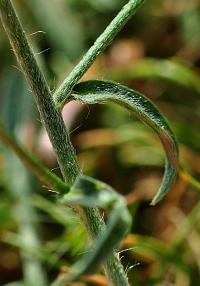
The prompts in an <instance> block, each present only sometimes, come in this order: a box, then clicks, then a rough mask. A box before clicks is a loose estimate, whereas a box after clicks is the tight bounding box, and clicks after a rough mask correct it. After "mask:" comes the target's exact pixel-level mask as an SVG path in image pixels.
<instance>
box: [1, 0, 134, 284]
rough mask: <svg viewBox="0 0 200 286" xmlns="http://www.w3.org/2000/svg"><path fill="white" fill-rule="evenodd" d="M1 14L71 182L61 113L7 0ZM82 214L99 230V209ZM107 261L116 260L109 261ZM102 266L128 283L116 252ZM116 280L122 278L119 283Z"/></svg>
mask: <svg viewBox="0 0 200 286" xmlns="http://www.w3.org/2000/svg"><path fill="white" fill-rule="evenodd" d="M0 16H1V20H2V23H3V26H4V29H5V30H6V32H7V35H8V37H9V40H10V43H11V45H12V48H13V50H14V52H15V55H16V57H17V59H18V62H19V64H20V65H21V67H22V69H23V71H24V74H25V77H26V79H27V81H28V83H29V85H30V87H31V90H32V92H33V95H34V96H35V100H36V103H37V107H38V109H39V112H40V116H41V120H42V122H43V124H44V126H45V127H46V129H47V132H48V135H49V138H50V140H51V143H52V145H53V147H54V150H55V152H56V155H57V159H58V163H59V165H60V168H61V172H62V174H63V177H64V179H65V181H66V182H67V183H68V184H73V182H74V180H75V179H76V177H77V176H79V175H80V173H81V170H80V167H79V165H78V163H77V159H76V156H75V152H74V149H73V146H72V144H71V141H70V138H69V135H68V132H67V130H66V128H65V125H64V122H63V119H62V116H61V113H60V112H59V111H57V110H56V108H55V105H54V102H53V99H52V97H51V93H50V90H49V87H48V85H47V83H46V81H45V79H44V77H43V75H42V73H41V71H40V69H39V67H38V65H37V62H36V60H35V57H34V55H33V52H32V50H31V48H30V46H29V44H28V42H27V39H26V36H25V33H24V31H23V29H22V26H21V24H20V22H19V19H18V17H17V16H16V14H15V11H14V9H13V7H12V4H11V2H10V0H0ZM83 214H84V218H85V220H84V222H85V224H86V226H87V228H88V230H89V233H90V234H92V235H91V236H92V237H95V236H96V235H97V234H100V232H101V229H102V228H101V227H102V225H104V223H103V222H102V219H101V217H100V214H99V212H98V210H97V209H92V208H90V209H85V210H83ZM110 261H111V262H112V261H113V262H115V263H110ZM116 265H117V267H116ZM104 267H105V269H109V271H107V272H106V273H107V274H108V275H110V277H108V279H109V280H110V281H112V283H111V284H112V285H115V286H128V285H129V284H128V281H127V277H126V274H125V273H124V271H123V267H122V265H121V263H120V261H116V258H115V256H113V257H111V258H110V259H109V261H106V262H105V263H104ZM119 269H120V271H119ZM111 273H112V275H111ZM118 276H120V278H118V279H115V277H118ZM112 277H114V278H112ZM119 281H121V282H120V283H118V282H119Z"/></svg>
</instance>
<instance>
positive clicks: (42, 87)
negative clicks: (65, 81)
mask: <svg viewBox="0 0 200 286" xmlns="http://www.w3.org/2000/svg"><path fill="white" fill-rule="evenodd" d="M0 9H1V20H2V23H3V26H4V29H5V30H6V32H7V34H8V37H9V39H10V42H11V45H12V48H13V50H14V52H15V55H16V57H17V59H18V62H19V64H20V65H21V67H22V69H23V71H24V74H25V77H26V79H27V81H28V83H29V85H30V87H31V90H32V92H33V95H34V96H35V100H36V103H37V107H38V109H39V112H40V116H41V119H42V122H43V124H44V126H45V127H46V129H47V132H48V135H49V137H50V140H51V143H52V145H53V148H54V150H55V152H56V155H57V158H58V162H59V165H60V168H61V172H62V174H63V177H64V178H65V180H66V181H67V182H69V183H73V181H74V180H75V178H76V177H77V175H78V174H79V173H80V169H79V166H78V164H77V160H76V156H75V152H74V149H73V147H72V144H71V142H70V138H69V135H68V133H67V130H66V128H65V125H64V122H63V119H62V116H61V114H60V112H58V111H57V110H56V109H55V106H54V103H53V100H52V96H51V92H50V89H49V87H48V85H47V83H46V80H45V78H44V76H43V75H42V73H41V71H40V69H39V67H38V65H37V62H36V60H35V57H34V54H33V51H32V50H31V48H30V46H29V44H28V42H27V39H26V36H25V33H24V31H23V29H22V27H21V24H20V22H19V19H18V18H17V16H16V14H15V12H14V9H13V7H12V4H11V2H10V1H9V0H1V1H0Z"/></svg>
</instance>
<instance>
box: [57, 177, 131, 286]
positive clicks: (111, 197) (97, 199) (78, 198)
mask: <svg viewBox="0 0 200 286" xmlns="http://www.w3.org/2000/svg"><path fill="white" fill-rule="evenodd" d="M60 202H61V203H63V204H70V205H73V204H75V205H81V206H85V207H99V208H102V209H106V210H110V215H109V217H108V221H107V227H106V228H103V230H102V233H101V235H100V236H99V237H97V240H96V242H95V243H94V247H93V249H92V251H89V252H88V253H87V254H86V255H85V256H83V258H82V259H81V260H79V261H78V262H77V263H76V264H75V265H74V266H73V267H72V272H71V273H69V274H67V275H64V276H62V277H60V278H58V279H57V280H56V281H55V282H54V283H53V284H52V286H58V285H59V286H62V285H66V283H69V282H73V281H75V280H77V279H78V278H79V277H80V276H81V275H85V274H89V273H92V272H93V271H94V270H95V269H96V268H97V267H98V266H99V265H100V263H101V262H102V261H103V260H105V259H106V258H107V257H108V256H109V255H110V254H111V253H112V252H113V250H115V248H117V247H118V245H119V243H120V242H121V241H122V239H123V238H124V236H125V235H126V234H127V231H128V229H129V227H130V225H131V215H130V214H129V211H128V209H127V207H126V202H125V200H124V198H123V196H121V195H120V194H118V193H117V192H115V191H114V190H113V189H112V188H111V187H110V186H109V185H107V184H105V183H103V182H101V181H98V180H95V179H93V178H90V177H87V176H83V175H81V176H80V177H78V178H77V179H76V182H75V183H74V185H73V186H72V187H71V190H70V192H69V193H68V194H66V195H64V196H63V198H62V199H61V200H60ZM67 285H68V284H67Z"/></svg>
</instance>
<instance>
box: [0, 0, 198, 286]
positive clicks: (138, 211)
mask: <svg viewBox="0 0 200 286" xmlns="http://www.w3.org/2000/svg"><path fill="white" fill-rule="evenodd" d="M13 2H14V4H15V5H16V7H17V8H18V11H19V13H20V16H21V19H22V21H23V24H24V27H25V31H26V33H27V35H28V37H29V40H30V41H31V43H32V44H33V46H34V50H35V53H38V55H37V59H38V61H39V63H40V66H41V67H42V69H43V70H44V71H45V73H46V77H47V79H48V80H49V81H50V82H51V87H52V90H53V89H54V88H55V86H57V84H58V83H59V82H60V81H61V80H62V79H63V78H64V76H65V75H66V74H67V73H68V72H69V71H70V70H71V69H72V67H73V65H74V64H75V63H76V62H78V60H79V59H80V58H81V55H82V54H83V53H84V52H85V51H86V50H87V49H88V47H89V46H90V45H91V44H92V43H93V42H94V40H95V39H96V37H97V36H98V35H99V34H100V33H101V32H102V31H103V29H104V28H105V27H106V26H107V24H108V23H109V22H110V21H111V20H112V18H113V17H114V15H115V14H116V13H117V11H118V10H119V9H120V7H122V5H123V4H124V3H126V1H124V0H123V1H122V0H115V1H106V0H94V1H93V0H53V1H47V0H37V1H33V0H26V1H25V0H18V1H17V0H16V1H13ZM199 23H200V1H199V0H190V1H187V0H177V1H172V0H165V1H161V0H152V1H147V2H146V3H145V5H144V6H143V7H142V9H140V11H139V12H138V13H137V15H135V17H134V18H133V19H132V20H131V21H130V22H129V23H128V24H127V25H126V27H125V28H124V29H123V30H122V31H121V32H120V33H119V35H118V36H117V38H116V39H115V40H114V42H113V43H112V44H111V46H110V47H109V48H108V49H107V50H106V52H105V53H104V54H103V55H101V56H99V58H98V60H97V61H96V62H95V64H94V65H93V66H92V67H91V68H90V70H89V71H88V72H87V74H86V75H85V76H84V78H85V79H108V80H109V79H111V80H117V81H118V82H121V83H126V84H127V85H128V86H130V87H132V88H134V89H136V90H139V91H141V92H142V93H144V94H145V95H146V96H147V97H149V98H150V99H151V100H153V101H154V102H155V103H156V104H157V105H158V106H159V108H160V110H161V111H162V112H163V113H164V114H165V116H166V117H167V119H168V121H169V122H170V124H171V126H172V128H173V130H174V132H175V134H176V136H177V138H178V141H179V146H180V151H181V152H180V159H181V163H182V166H183V167H184V168H185V169H186V170H187V171H188V172H189V173H190V174H191V175H192V176H193V177H194V178H195V179H197V180H198V179H199V180H200V133H199V129H200V75H199V65H200V50H199V44H200V26H199ZM0 34H1V37H0V59H1V67H0V112H1V113H0V119H1V120H2V121H3V122H4V124H5V125H6V126H7V128H8V129H9V130H10V132H11V133H14V134H15V135H16V136H17V137H18V139H19V140H20V141H21V142H22V143H23V144H24V145H25V146H26V147H27V148H28V149H29V150H30V151H31V152H33V153H35V154H37V155H38V156H40V158H41V159H42V160H43V161H44V162H45V163H46V164H47V165H48V167H49V168H51V169H52V170H54V172H56V173H58V170H57V163H56V162H55V157H54V154H52V150H51V148H50V146H49V143H48V141H47V140H46V139H45V138H46V137H45V135H44V131H43V130H42V128H41V123H40V121H39V115H38V113H37V111H36V107H35V105H34V103H33V101H32V97H31V95H30V91H29V88H28V87H27V86H26V84H25V82H24V79H23V76H22V75H21V71H20V69H19V68H18V66H17V64H16V60H15V58H14V56H13V54H12V51H11V50H10V46H9V43H8V40H7V38H6V36H5V33H4V32H3V29H2V26H0ZM63 116H64V118H65V121H66V124H67V125H68V126H70V128H71V137H72V140H73V143H74V145H75V147H76V149H77V154H78V158H79V160H80V164H81V167H82V168H83V169H84V171H85V173H87V174H89V175H92V176H93V177H98V178H99V179H101V180H103V181H105V182H107V183H109V184H110V185H112V186H113V187H115V188H116V189H117V190H118V191H119V193H121V194H123V195H124V196H126V198H127V203H128V205H129V209H130V212H131V214H132V216H133V225H132V229H131V233H130V234H129V235H128V237H127V238H126V240H125V241H124V243H123V244H122V246H121V247H122V249H127V250H126V251H123V252H122V253H121V254H120V256H121V257H123V258H122V262H123V263H124V266H125V267H126V268H127V271H128V275H129V281H130V284H131V285H136V286H137V285H138V286H142V285H145V286H147V285H156V286H158V285H159V286H166V285H177V286H180V285H181V286H189V285H191V286H194V285H199V281H200V259H199V257H200V247H199V244H200V207H199V188H198V184H196V185H195V184H191V182H189V179H188V176H179V177H178V179H177V182H176V183H175V185H174V186H173V188H172V190H171V192H170V193H169V195H168V197H167V198H166V199H165V200H164V201H163V202H162V203H161V204H159V205H158V206H156V207H154V208H153V207H151V206H149V202H150V200H151V198H152V197H153V194H154V193H155V191H156V190H157V188H158V186H159V184H160V180H161V177H162V174H163V166H164V154H163V151H162V148H161V146H160V144H159V141H158V139H157V137H156V136H155V135H154V134H153V133H152V132H151V130H149V129H148V128H147V127H145V126H143V125H142V124H141V123H139V122H138V121H136V120H135V119H133V118H132V117H131V116H130V114H129V113H128V112H125V111H123V110H122V109H121V108H120V107H117V106H114V105H102V106H97V107H93V106H88V105H87V106H83V105H76V104H71V103H70V104H69V105H67V106H66V107H65V109H64V111H63ZM55 196H56V194H54V193H52V192H50V191H49V192H48V191H47V189H46V188H45V186H43V187H41V186H40V183H39V182H37V181H36V179H35V178H34V177H32V176H31V174H29V173H28V172H27V171H26V170H25V169H24V167H23V166H22V165H21V163H20V162H19V161H18V160H17V159H16V158H15V156H14V155H11V152H10V151H9V150H8V149H6V146H0V285H4V284H6V283H11V282H13V281H20V280H22V275H23V274H22V272H23V273H25V274H26V276H27V279H30V277H31V275H32V277H33V279H32V281H31V282H30V283H33V282H34V281H35V283H36V284H33V285H38V284H37V280H36V278H35V274H34V273H37V275H40V277H39V278H38V279H40V281H42V279H43V280H44V281H45V279H46V280H47V281H51V280H52V279H53V278H55V277H56V275H57V273H59V271H61V272H66V271H68V269H67V268H66V267H68V266H70V265H71V264H72V263H73V262H74V261H76V260H78V257H79V255H80V254H81V253H83V252H84V250H85V248H86V245H87V238H86V235H85V231H84V229H83V228H82V227H81V225H80V224H79V222H78V220H77V218H76V216H75V214H74V213H73V212H72V211H71V210H70V209H68V210H67V211H66V208H65V209H63V208H61V207H60V206H59V207H58V206H57V205H55V203H54V198H55ZM44 269H45V271H43V270H44ZM43 272H45V273H47V277H43V274H42V273H43ZM30 273H32V274H30ZM26 281H28V280H26ZM27 283H28V282H27ZM30 283H29V284H30ZM44 283H45V282H44ZM81 283H82V284H78V283H77V285H106V281H105V280H104V277H102V276H97V277H96V276H95V277H88V278H87V279H86V280H84V281H82V282H81ZM29 284H28V285H29ZM30 285H32V284H30ZM47 285H48V283H47Z"/></svg>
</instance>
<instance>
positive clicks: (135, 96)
mask: <svg viewBox="0 0 200 286" xmlns="http://www.w3.org/2000/svg"><path fill="white" fill-rule="evenodd" d="M13 2H14V1H13ZM143 2H144V1H143V0H130V1H128V2H127V4H126V5H125V6H124V7H123V8H122V10H121V11H120V12H119V14H118V15H117V16H116V17H115V18H114V20H113V21H112V22H111V23H110V25H108V27H107V28H106V29H105V31H104V32H103V33H102V35H101V36H100V37H99V38H98V39H97V40H96V42H95V43H94V45H93V46H92V47H91V48H90V49H89V50H88V52H87V53H86V55H85V56H84V57H83V58H82V60H81V61H80V62H79V63H78V65H77V66H76V67H75V68H74V69H73V70H72V72H71V73H70V74H69V75H68V76H67V77H66V79H65V80H64V82H63V83H62V84H61V85H60V86H59V87H58V88H57V90H56V91H55V93H54V94H52V93H51V91H50V88H49V86H48V84H47V82H46V80H45V78H44V76H43V73H42V72H41V70H40V68H39V67H38V65H37V62H36V59H35V57H34V53H33V51H32V49H31V47H30V45H29V43H28V41H27V38H26V35H25V32H24V31H23V28H22V26H21V24H20V21H19V19H18V17H17V15H16V12H15V10H14V8H13V6H12V3H11V1H10V0H0V14H1V20H2V24H3V26H4V29H5V31H6V33H7V35H8V38H9V40H10V43H11V45H12V48H13V50H14V53H15V55H16V58H17V60H18V63H19V65H20V66H21V68H22V70H23V72H24V75H25V77H26V79H27V82H28V84H29V86H30V88H31V90H32V93H33V95H34V97H35V101H36V104H37V107H38V110H39V112H40V116H41V120H42V123H43V124H44V126H45V128H46V130H47V132H48V135H49V138H50V140H51V143H52V145H53V148H54V150H55V153H56V156H57V159H58V163H59V166H60V169H61V173H62V175H63V178H64V181H62V180H61V179H60V178H58V177H57V176H56V175H54V174H52V173H51V172H50V171H49V170H48V169H46V167H44V166H43V165H42V164H41V163H40V162H39V161H38V160H37V159H36V158H35V157H33V156H32V155H30V154H29V153H28V152H27V151H26V150H25V149H24V148H23V147H22V146H21V145H20V144H19V143H18V142H17V140H16V139H15V138H13V137H12V136H11V135H9V134H8V132H7V131H6V129H5V128H4V127H3V124H1V125H0V138H1V141H2V142H3V143H4V144H6V145H7V146H8V147H10V148H11V149H12V150H13V151H14V152H15V153H16V154H17V155H18V156H19V158H20V159H21V160H22V161H23V162H24V164H25V165H26V166H27V167H28V168H30V170H32V172H33V173H34V174H35V175H36V176H37V177H38V178H39V179H40V180H41V181H42V182H44V183H45V184H46V185H47V186H48V187H49V188H51V189H52V190H55V191H56V192H58V193H59V195H58V201H59V202H60V204H63V205H69V206H75V208H76V209H77V211H78V212H79V214H80V219H81V221H82V222H83V223H84V224H85V225H86V227H87V230H88V233H89V235H90V236H91V238H92V239H93V249H92V251H91V252H89V253H88V254H86V255H84V256H83V258H82V259H81V260H80V261H78V262H77V263H76V264H75V265H73V266H72V268H71V270H70V273H68V274H64V275H62V276H59V277H58V278H57V279H56V280H55V281H54V282H53V283H52V285H54V286H55V285H56V286H59V285H60V286H61V285H63V286H64V285H69V284H70V283H71V282H74V281H76V280H78V279H79V277H80V276H82V275H85V274H88V273H93V272H94V271H95V270H97V268H98V267H99V266H100V265H102V266H103V269H104V271H105V274H106V276H107V278H108V281H109V283H110V285H116V286H125V285H129V282H128V278H127V275H126V273H125V271H124V270H123V267H122V265H121V262H120V261H119V259H118V257H117V255H116V253H115V250H116V249H117V247H118V246H119V244H120V242H121V241H122V239H123V238H124V237H125V235H126V234H127V232H128V231H129V228H130V226H131V215H130V213H129V211H128V209H127V206H126V203H125V200H124V198H123V196H121V195H120V194H118V193H117V192H116V191H115V190H113V189H112V188H111V187H110V186H108V185H107V184H105V183H103V182H100V181H98V180H96V179H93V178H91V177H87V176H85V175H83V174H82V170H81V169H80V166H79V164H78V162H77V158H76V154H75V150H74V148H73V146H72V144H71V141H70V137H69V134H68V131H67V130H66V128H65V125H64V122H63V119H62V116H61V109H62V107H63V106H64V105H65V104H67V103H68V102H69V101H71V100H78V101H80V102H82V103H87V104H94V103H97V104H98V103H102V102H113V103H117V104H120V105H122V106H124V107H125V108H126V109H128V110H130V111H131V112H132V113H133V116H135V117H137V118H138V119H139V120H141V121H142V122H144V123H145V124H147V125H148V126H149V127H151V128H152V129H153V131H154V132H155V133H156V134H157V135H158V138H159V139H160V141H161V143H162V145H163V147H164V149H165V152H166V168H165V174H164V177H163V181H162V184H161V187H160V189H159V191H158V193H157V194H156V196H155V197H154V198H153V200H152V205H155V204H156V203H158V202H159V201H160V200H161V199H162V198H163V197H164V196H165V194H166V193H167V191H168V190H169V188H170V186H171V185H172V183H173V181H174V179H175V177H176V174H177V172H178V169H179V163H178V146H177V142H176V139H175V135H174V134H173V131H172V129H171V128H170V126H169V124H168V122H167V120H166V119H165V117H164V116H163V115H162V114H161V112H160V111H159V110H158V108H157V107H156V106H155V105H154V104H153V103H152V102H151V101H150V100H149V99H148V98H147V97H145V96H144V95H142V94H141V93H139V92H137V91H135V90H132V89H129V88H128V87H125V86H122V85H120V84H118V83H115V82H111V81H99V80H95V81H86V82H81V83H78V81H79V80H80V79H81V77H82V76H83V75H84V73H85V72H86V71H87V70H88V68H89V67H90V66H91V65H92V63H93V62H94V61H95V59H96V58H97V56H98V55H99V54H100V53H101V52H102V51H103V50H104V49H105V48H106V47H107V46H108V45H109V44H110V43H111V41H112V40H113V38H114V37H115V36H116V35H117V33H118V32H119V31H120V30H121V29H122V27H123V26H124V25H125V24H126V22H127V21H128V20H129V19H130V18H131V16H132V15H133V14H134V13H135V12H136V10H137V9H138V8H139V7H140V6H141V4H143ZM49 5H51V3H49ZM66 41H67V35H66ZM133 152H134V151H133ZM99 208H100V209H105V210H106V211H108V212H109V215H108V220H107V223H106V224H105V222H104V221H103V220H102V218H101V215H100V212H99V210H98V209H99Z"/></svg>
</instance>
